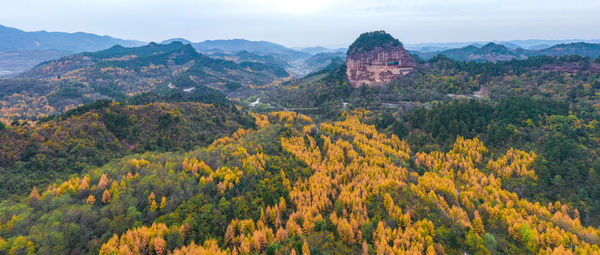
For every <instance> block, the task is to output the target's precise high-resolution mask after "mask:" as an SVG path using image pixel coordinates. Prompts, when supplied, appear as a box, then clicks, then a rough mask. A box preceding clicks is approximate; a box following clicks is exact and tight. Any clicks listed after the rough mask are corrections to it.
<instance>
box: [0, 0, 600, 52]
mask: <svg viewBox="0 0 600 255" xmlns="http://www.w3.org/2000/svg"><path fill="white" fill-rule="evenodd" d="M0 24H2V25H5V26H10V27H15V28H19V29H22V30H25V31H39V30H46V31H61V32H89V33H95V34H101V35H110V36H113V37H118V38H124V39H136V40H142V41H155V42H160V41H162V40H165V39H169V38H175V37H181V38H186V39H188V40H190V41H193V42H199V41H203V40H212V39H232V38H242V39H248V40H266V41H272V42H276V43H280V44H283V45H285V46H288V47H308V46H316V45H320V46H326V47H347V46H348V45H349V44H351V43H352V41H354V39H356V37H358V35H360V33H363V32H366V31H373V30H385V31H387V32H388V33H390V34H392V35H393V36H394V37H396V38H398V39H400V40H401V41H403V42H404V43H407V44H411V43H424V42H467V41H492V40H515V39H575V38H576V39H600V0H503V1H497V0H0Z"/></svg>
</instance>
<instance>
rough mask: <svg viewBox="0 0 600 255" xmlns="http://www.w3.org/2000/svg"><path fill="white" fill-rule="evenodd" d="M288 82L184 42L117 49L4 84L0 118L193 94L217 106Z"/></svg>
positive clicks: (264, 67)
mask: <svg viewBox="0 0 600 255" xmlns="http://www.w3.org/2000/svg"><path fill="white" fill-rule="evenodd" d="M287 76H289V74H288V73H287V72H286V71H285V70H284V69H283V68H281V67H277V66H273V65H269V64H263V63H255V62H240V63H235V62H232V61H226V60H220V59H212V58H209V57H206V56H203V55H201V54H199V53H198V52H196V50H195V49H194V48H193V47H192V46H190V45H184V44H182V43H180V42H173V43H170V44H155V43H151V44H148V45H146V46H142V47H133V48H127V47H121V46H114V47H112V48H110V49H107V50H103V51H98V52H86V53H81V54H76V55H71V56H67V57H64V58H61V59H58V60H53V61H49V62H45V63H42V64H40V65H38V66H37V67H35V68H33V69H31V70H30V71H27V72H25V73H22V74H20V76H19V77H18V78H13V79H0V100H1V101H2V104H0V117H4V118H22V119H23V118H26V119H37V118H40V117H44V116H47V115H52V114H60V113H62V112H64V111H65V110H68V109H72V108H74V107H77V106H79V105H82V104H87V103H92V102H94V101H96V100H117V101H119V100H121V101H122V100H125V99H127V98H128V97H130V96H134V95H137V94H140V93H146V92H155V93H159V94H163V96H164V95H167V96H169V95H172V94H181V93H183V94H190V95H192V96H196V97H202V98H203V99H205V100H204V102H215V101H219V100H221V99H223V100H224V97H225V95H228V94H231V93H234V92H235V91H245V92H246V94H250V95H252V94H255V93H256V92H254V89H253V86H256V85H263V84H269V83H271V82H273V81H276V80H279V79H282V78H284V77H287ZM209 87H210V88H209ZM215 90H217V91H219V92H215ZM219 94H222V95H219ZM242 95H243V96H244V95H245V94H242Z"/></svg>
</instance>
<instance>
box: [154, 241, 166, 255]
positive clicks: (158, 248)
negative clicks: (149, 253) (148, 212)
mask: <svg viewBox="0 0 600 255" xmlns="http://www.w3.org/2000/svg"><path fill="white" fill-rule="evenodd" d="M166 248H167V243H166V242H165V239H162V238H161V237H156V238H154V252H156V254H158V255H161V254H164V253H165V250H166Z"/></svg>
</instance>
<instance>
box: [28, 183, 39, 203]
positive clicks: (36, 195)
mask: <svg viewBox="0 0 600 255" xmlns="http://www.w3.org/2000/svg"><path fill="white" fill-rule="evenodd" d="M38 200H40V193H39V192H38V190H37V187H35V186H34V187H33V189H32V190H31V194H29V201H30V203H35V202H37V201H38Z"/></svg>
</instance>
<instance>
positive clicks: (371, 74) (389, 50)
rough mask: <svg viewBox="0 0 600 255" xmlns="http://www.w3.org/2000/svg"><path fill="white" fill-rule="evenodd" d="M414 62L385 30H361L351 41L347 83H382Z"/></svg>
mask: <svg viewBox="0 0 600 255" xmlns="http://www.w3.org/2000/svg"><path fill="white" fill-rule="evenodd" d="M416 66H417V62H416V61H415V59H414V58H413V57H412V56H411V55H410V54H409V53H408V52H407V51H406V50H405V49H404V47H403V46H402V43H400V41H398V40H397V39H395V38H393V37H392V36H391V35H389V34H387V33H385V32H384V31H375V32H369V33H364V34H362V35H360V36H359V38H358V39H357V40H356V41H355V42H354V43H353V44H352V45H350V48H349V49H348V52H347V56H346V75H347V76H348V80H349V82H350V85H351V86H353V87H360V86H362V85H363V84H364V85H367V86H382V85H385V84H387V83H389V82H390V81H392V80H394V79H397V78H399V77H400V76H403V75H406V74H408V73H410V72H411V71H413V70H414V68H415V67H416Z"/></svg>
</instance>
